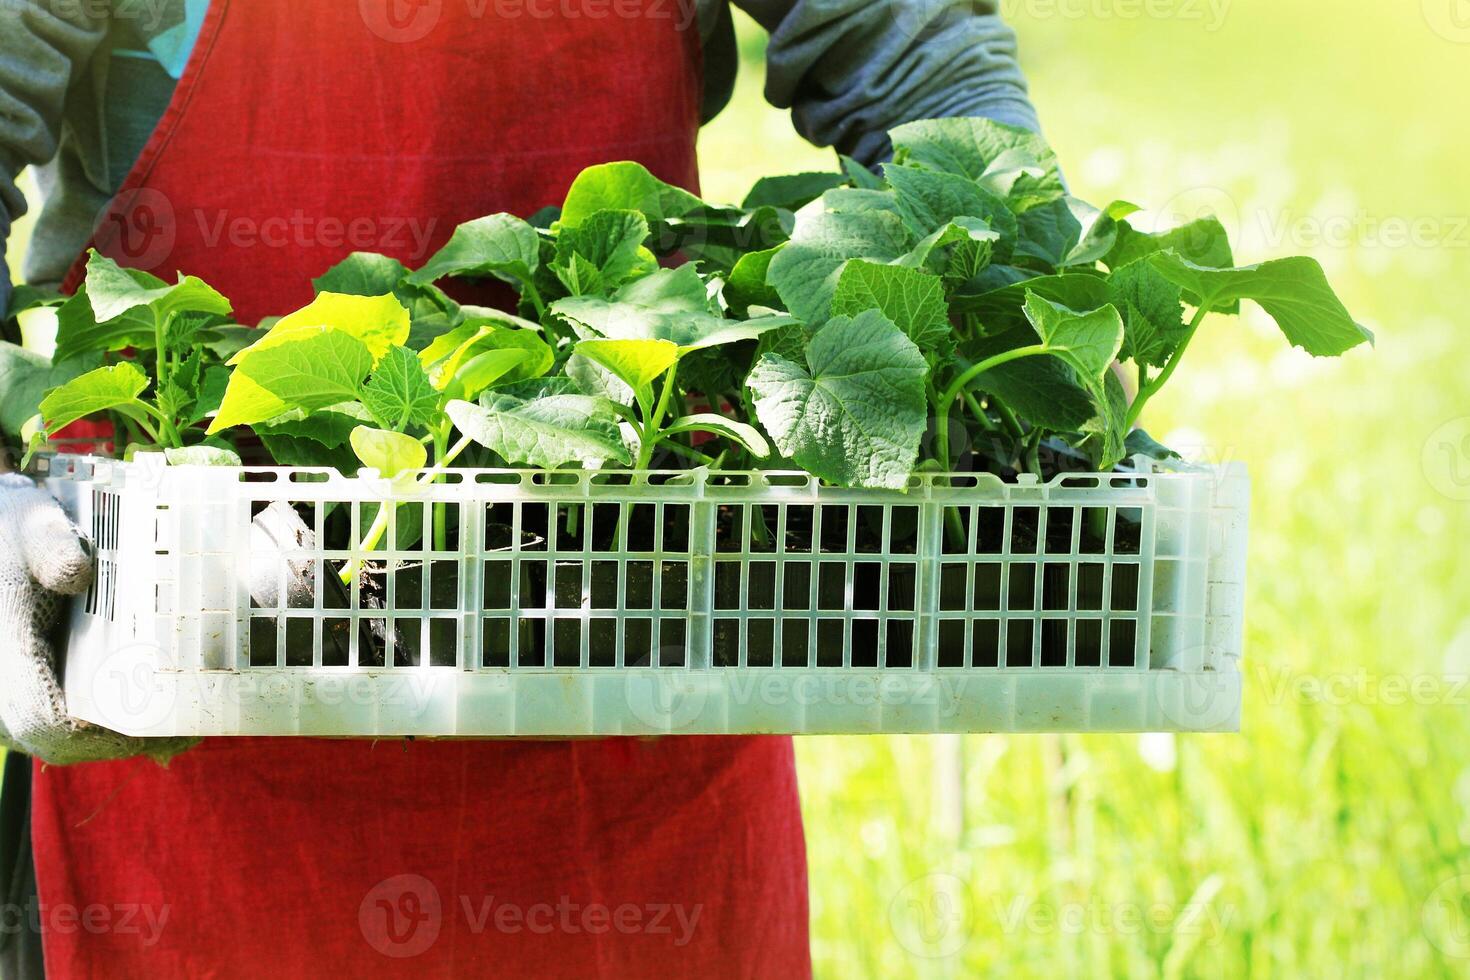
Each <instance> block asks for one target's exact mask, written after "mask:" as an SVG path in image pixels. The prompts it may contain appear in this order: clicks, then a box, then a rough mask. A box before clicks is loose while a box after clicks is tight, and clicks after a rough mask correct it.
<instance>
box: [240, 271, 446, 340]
mask: <svg viewBox="0 0 1470 980" xmlns="http://www.w3.org/2000/svg"><path fill="white" fill-rule="evenodd" d="M408 275H409V272H408V267H407V266H405V265H404V264H403V263H402V262H399V261H398V260H397V259H393V258H389V257H388V256H386V255H379V254H377V253H376V252H353V253H351V254H350V255H348V256H347V258H345V259H343V260H342V261H341V262H338V263H337V264H336V265H334V266H332V267H331V268H330V269H328V270H327V271H326V272H324V273H322V274H321V275H320V276H318V277H317V278H315V279H313V280H312V281H311V284H312V287H313V288H314V289H315V290H316V292H318V293H348V294H350V295H352V296H383V295H385V294H387V293H392V294H393V295H394V296H395V297H396V298H397V299H398V302H399V303H401V304H403V307H404V308H405V309H406V310H408V317H409V333H408V339H407V340H406V341H404V345H405V346H407V347H409V348H410V349H412V350H419V349H421V348H423V347H424V346H426V345H427V344H428V343H429V342H430V341H432V340H433V339H434V338H435V337H437V336H439V335H440V334H442V333H444V332H445V331H446V330H449V329H450V328H451V327H453V326H454V325H455V324H456V323H458V322H459V320H460V319H461V314H460V309H459V304H458V303H456V302H455V301H454V300H452V299H450V298H449V297H448V296H446V295H445V293H444V291H443V290H442V289H439V288H438V287H437V286H432V285H428V284H421V283H412V282H409V281H408ZM232 353H233V352H232Z"/></svg>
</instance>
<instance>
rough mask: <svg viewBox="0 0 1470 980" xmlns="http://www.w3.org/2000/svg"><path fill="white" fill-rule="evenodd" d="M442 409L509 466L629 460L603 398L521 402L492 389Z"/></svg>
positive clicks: (546, 466)
mask: <svg viewBox="0 0 1470 980" xmlns="http://www.w3.org/2000/svg"><path fill="white" fill-rule="evenodd" d="M447 411H448V413H449V417H450V419H452V420H453V422H454V425H455V427H456V428H457V429H459V431H460V432H462V433H464V434H465V435H466V436H468V437H469V438H471V439H473V440H475V441H476V442H478V443H479V444H480V445H482V446H484V447H485V448H487V449H489V450H491V451H492V452H494V453H496V454H498V455H499V456H500V457H501V458H502V459H504V460H505V461H506V462H507V463H508V464H511V465H520V464H524V465H526V466H534V467H538V468H542V469H551V468H553V467H558V466H565V465H567V464H569V463H584V464H588V465H601V464H603V463H604V462H607V461H609V460H614V461H616V462H619V463H622V464H624V465H627V464H629V463H631V462H632V461H633V459H632V457H631V456H629V455H628V449H627V447H626V446H624V445H623V439H622V434H621V433H620V432H619V430H618V423H617V418H618V416H617V411H616V409H615V408H614V406H613V405H612V403H610V402H608V401H606V400H605V399H602V398H593V397H591V396H589V395H544V396H539V397H531V398H521V397H519V396H518V395H517V394H512V393H509V392H494V391H492V392H488V393H486V394H485V395H482V396H481V398H480V404H478V405H476V404H473V403H471V402H465V401H452V402H450V403H449V406H448V408H447Z"/></svg>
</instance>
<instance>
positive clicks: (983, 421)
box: [960, 391, 999, 432]
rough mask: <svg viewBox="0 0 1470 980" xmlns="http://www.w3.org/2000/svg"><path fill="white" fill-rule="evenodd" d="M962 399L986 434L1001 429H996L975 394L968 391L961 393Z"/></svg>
mask: <svg viewBox="0 0 1470 980" xmlns="http://www.w3.org/2000/svg"><path fill="white" fill-rule="evenodd" d="M960 398H961V399H963V400H964V403H965V407H966V408H968V409H969V410H970V414H971V415H973V416H974V417H975V421H976V422H977V423H979V425H980V428H982V429H984V430H985V431H986V432H998V431H999V429H997V428H996V425H995V423H994V422H993V421H991V418H990V415H989V414H988V413H987V412H986V411H985V409H984V408H983V407H982V406H981V405H980V402H979V401H978V400H977V399H976V398H975V396H974V395H973V394H971V393H970V392H968V391H965V392H961V393H960Z"/></svg>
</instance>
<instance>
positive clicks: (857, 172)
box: [837, 153, 883, 190]
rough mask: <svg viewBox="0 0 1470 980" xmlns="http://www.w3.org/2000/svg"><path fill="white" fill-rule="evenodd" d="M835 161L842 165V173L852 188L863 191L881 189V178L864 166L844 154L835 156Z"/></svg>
mask: <svg viewBox="0 0 1470 980" xmlns="http://www.w3.org/2000/svg"><path fill="white" fill-rule="evenodd" d="M837 160H838V162H840V163H841V164H842V172H843V173H844V174H845V175H847V179H848V180H849V181H850V182H851V183H852V186H853V187H857V188H861V189H863V190H882V189H883V178H882V177H880V176H878V175H877V174H875V173H873V171H871V170H869V169H868V168H867V167H866V166H865V165H863V164H861V163H859V162H858V161H856V160H854V159H853V158H852V157H850V156H848V155H847V154H845V153H839V154H837Z"/></svg>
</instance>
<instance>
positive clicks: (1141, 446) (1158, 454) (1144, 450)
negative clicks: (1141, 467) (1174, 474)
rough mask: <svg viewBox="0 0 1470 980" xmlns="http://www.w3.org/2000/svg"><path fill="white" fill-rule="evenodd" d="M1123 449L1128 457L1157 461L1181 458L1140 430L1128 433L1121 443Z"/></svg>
mask: <svg viewBox="0 0 1470 980" xmlns="http://www.w3.org/2000/svg"><path fill="white" fill-rule="evenodd" d="M1123 449H1124V451H1125V452H1126V453H1127V455H1128V456H1130V457H1131V456H1147V457H1148V458H1149V459H1157V460H1166V459H1181V458H1182V457H1181V456H1180V455H1179V454H1178V453H1176V452H1175V451H1174V450H1172V449H1170V448H1169V447H1168V446H1166V445H1164V444H1163V443H1161V442H1159V441H1157V440H1156V439H1154V437H1153V436H1151V435H1149V434H1148V433H1147V432H1145V431H1143V430H1142V429H1134V430H1133V431H1132V432H1130V433H1128V438H1127V439H1125V440H1124V442H1123Z"/></svg>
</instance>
